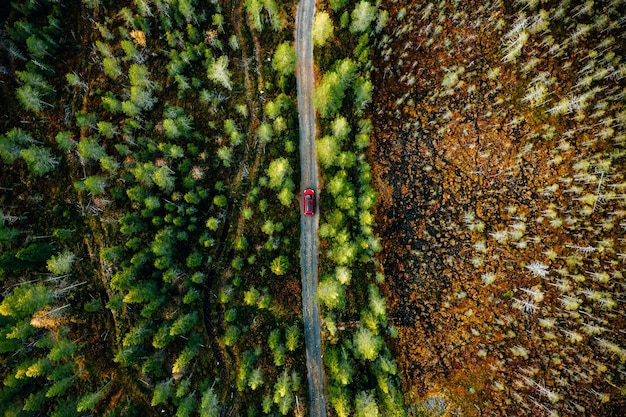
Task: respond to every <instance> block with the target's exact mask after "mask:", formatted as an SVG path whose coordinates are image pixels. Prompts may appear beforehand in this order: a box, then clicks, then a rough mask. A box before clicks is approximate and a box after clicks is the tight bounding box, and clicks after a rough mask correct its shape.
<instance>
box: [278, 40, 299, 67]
mask: <svg viewBox="0 0 626 417" xmlns="http://www.w3.org/2000/svg"><path fill="white" fill-rule="evenodd" d="M272 68H274V70H275V71H277V72H278V73H279V74H280V75H291V74H293V72H294V70H295V68H296V50H295V48H294V47H293V46H292V45H291V43H290V42H288V41H285V42H283V43H281V44H280V45H278V46H277V47H276V50H275V51H274V57H273V59H272Z"/></svg>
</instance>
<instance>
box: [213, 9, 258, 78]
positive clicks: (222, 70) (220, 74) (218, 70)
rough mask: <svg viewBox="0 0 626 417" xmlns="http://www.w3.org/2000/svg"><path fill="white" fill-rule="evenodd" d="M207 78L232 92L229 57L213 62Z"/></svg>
mask: <svg viewBox="0 0 626 417" xmlns="http://www.w3.org/2000/svg"><path fill="white" fill-rule="evenodd" d="M253 1H256V0H253ZM207 77H208V78H209V80H211V81H213V82H215V83H216V84H221V85H222V86H223V87H224V88H227V89H228V90H231V89H232V85H231V83H230V77H231V73H230V71H229V70H228V56H226V55H222V56H221V57H219V58H218V59H217V60H216V61H215V62H213V63H212V64H211V65H210V66H209V68H208V69H207Z"/></svg>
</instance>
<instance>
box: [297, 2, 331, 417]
mask: <svg viewBox="0 0 626 417" xmlns="http://www.w3.org/2000/svg"><path fill="white" fill-rule="evenodd" d="M314 16H315V0H301V1H300V4H299V5H298V15H297V18H296V55H297V62H296V80H297V86H298V115H299V122H300V124H299V126H300V169H301V178H300V189H301V190H304V189H307V188H312V189H313V190H315V192H316V195H317V197H318V200H317V201H319V190H318V188H319V187H318V178H317V154H316V152H315V110H314V109H313V86H314V78H313V43H312V39H311V30H312V28H313V18H314ZM317 213H318V210H317V207H316V208H315V215H314V216H304V215H302V218H301V221H300V245H301V246H300V263H301V269H302V316H303V320H304V340H305V343H306V365H307V373H308V381H309V398H310V405H311V411H310V414H309V415H310V416H311V417H326V399H325V397H324V367H323V363H322V342H321V335H320V316H319V306H318V303H317V227H318V225H319V215H318V214H317Z"/></svg>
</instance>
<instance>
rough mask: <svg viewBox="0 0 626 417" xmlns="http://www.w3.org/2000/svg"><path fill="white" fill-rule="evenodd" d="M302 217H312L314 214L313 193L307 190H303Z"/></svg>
mask: <svg viewBox="0 0 626 417" xmlns="http://www.w3.org/2000/svg"><path fill="white" fill-rule="evenodd" d="M303 194H304V215H305V216H312V215H313V214H315V191H313V190H311V189H310V188H307V189H306V190H304V193H303Z"/></svg>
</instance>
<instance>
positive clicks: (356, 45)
mask: <svg viewBox="0 0 626 417" xmlns="http://www.w3.org/2000/svg"><path fill="white" fill-rule="evenodd" d="M328 7H329V13H330V14H329V13H325V14H324V15H323V16H324V19H321V20H320V22H319V23H316V33H317V34H316V35H315V36H316V44H317V45H323V44H325V43H331V42H332V43H334V44H335V45H339V39H341V42H342V43H343V46H342V47H341V48H333V49H332V50H331V49H327V51H329V52H328V53H326V54H320V53H318V52H316V66H317V68H318V70H319V71H321V72H324V73H325V75H324V77H323V80H322V87H320V89H319V90H318V92H317V93H316V96H315V102H316V108H317V109H318V112H319V113H320V115H321V116H322V120H321V121H320V127H321V128H322V129H323V131H324V132H325V133H324V139H323V140H322V141H321V146H322V147H323V148H324V150H322V151H321V154H322V155H323V158H324V160H323V166H324V167H325V171H324V174H323V178H324V179H326V180H327V181H328V184H329V191H330V193H329V194H330V195H331V196H332V199H331V198H330V197H329V198H328V199H327V200H321V202H320V204H321V210H322V211H323V212H326V213H327V214H326V216H325V217H324V220H323V221H322V223H323V225H322V228H323V230H324V233H323V234H322V247H323V251H322V253H320V255H319V257H320V273H321V277H322V278H321V282H320V290H319V293H320V296H319V298H320V303H321V304H322V306H323V321H324V324H325V327H324V328H325V330H324V332H325V334H324V335H323V339H324V341H325V355H324V363H325V367H326V375H327V388H328V402H329V409H331V410H335V411H333V412H335V413H336V414H337V415H339V416H347V415H353V414H355V415H360V416H366V415H367V416H373V415H378V413H379V412H381V413H382V412H385V413H388V414H390V415H403V413H404V410H403V405H402V404H403V401H402V396H401V394H400V391H399V388H398V387H399V375H398V368H397V364H396V363H395V362H394V360H393V359H392V356H391V353H390V351H389V350H388V348H387V347H386V345H385V340H386V338H388V337H389V336H391V335H393V333H394V330H393V327H392V326H391V325H390V324H389V323H388V322H387V319H386V310H385V300H384V298H383V297H382V296H381V294H380V292H379V290H378V288H377V282H379V281H381V280H382V279H383V275H382V273H381V270H380V268H379V267H378V263H377V261H376V260H375V259H374V255H375V253H376V252H377V251H379V250H380V243H379V241H378V240H377V238H376V237H375V236H374V232H373V224H374V220H373V212H372V208H373V206H374V204H375V202H376V192H375V191H374V190H373V188H372V187H371V186H370V180H371V173H370V166H369V164H368V163H367V160H366V157H365V154H364V152H365V150H366V149H367V147H368V143H369V140H368V137H369V134H370V132H371V128H372V127H371V122H370V120H369V119H368V117H367V115H366V114H365V113H364V109H365V107H366V105H367V104H368V103H369V102H370V101H371V95H372V83H371V81H370V80H369V73H370V70H371V60H370V48H371V47H372V45H373V43H374V42H375V38H376V33H377V32H380V30H381V28H382V26H383V25H384V20H385V17H386V13H385V12H384V11H382V9H381V10H379V9H378V7H377V6H376V5H374V4H370V3H368V2H365V1H364V2H362V3H360V4H359V5H357V7H354V5H349V4H347V2H345V1H344V2H336V3H333V4H332V5H329V6H328ZM295 11H296V4H294V3H290V2H282V1H275V0H261V1H259V0H246V1H244V2H238V1H232V2H221V1H218V0H212V1H201V0H156V1H148V0H134V1H113V0H84V1H79V0H75V1H57V0H32V1H14V2H12V3H11V6H10V7H7V8H3V9H2V11H1V12H0V18H1V21H2V28H1V29H0V48H1V49H0V50H1V55H0V86H1V88H2V93H1V94H2V103H3V104H2V109H3V114H2V117H1V118H0V158H1V161H2V162H1V163H2V172H1V174H0V251H1V252H0V253H1V255H0V282H1V283H2V301H1V303H0V329H1V330H0V353H1V357H0V358H1V359H0V379H1V380H2V384H0V412H1V413H2V415H4V416H39V415H42V416H44V415H45V416H63V417H66V416H86V415H101V416H150V415H155V416H156V415H159V416H161V415H168V416H178V417H181V416H197V415H199V416H226V415H246V416H261V415H270V416H271V415H296V416H304V415H308V408H307V407H308V401H309V400H308V394H307V388H306V387H307V382H306V367H305V349H304V341H303V329H302V318H301V306H302V302H301V299H300V274H299V239H298V236H299V220H300V215H301V214H300V203H299V199H298V195H299V193H300V190H298V189H297V186H296V184H297V183H298V181H299V157H298V153H297V149H298V141H299V138H298V114H297V109H296V95H295V85H296V78H295V74H294V71H295V61H296V56H295V49H294V24H295V23H294V19H295ZM331 15H332V16H333V18H335V19H336V20H337V21H339V20H338V19H339V16H341V22H342V23H341V25H337V26H336V27H334V24H333V22H332V21H331V20H330V17H331ZM334 37H337V41H334ZM331 51H332V52H331ZM351 281H352V285H350V284H351ZM355 323H357V324H356V325H355Z"/></svg>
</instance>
